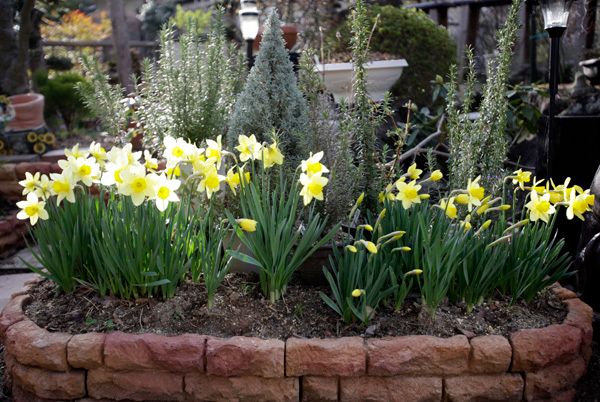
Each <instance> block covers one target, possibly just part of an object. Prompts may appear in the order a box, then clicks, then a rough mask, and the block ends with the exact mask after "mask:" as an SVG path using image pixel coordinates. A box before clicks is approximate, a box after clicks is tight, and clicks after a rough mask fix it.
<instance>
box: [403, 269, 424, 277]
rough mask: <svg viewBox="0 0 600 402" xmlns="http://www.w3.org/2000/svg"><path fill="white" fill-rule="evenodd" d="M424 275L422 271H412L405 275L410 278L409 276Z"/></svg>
mask: <svg viewBox="0 0 600 402" xmlns="http://www.w3.org/2000/svg"><path fill="white" fill-rule="evenodd" d="M422 273H423V270H422V269H418V268H417V269H413V270H412V271H408V272H407V273H405V274H404V275H406V276H409V275H415V276H419V275H421V274H422Z"/></svg>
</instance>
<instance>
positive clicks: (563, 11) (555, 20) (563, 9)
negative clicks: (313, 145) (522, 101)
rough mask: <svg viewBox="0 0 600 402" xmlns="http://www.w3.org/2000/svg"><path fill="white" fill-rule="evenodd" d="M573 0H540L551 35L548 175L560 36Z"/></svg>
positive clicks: (546, 169) (557, 78) (552, 140)
mask: <svg viewBox="0 0 600 402" xmlns="http://www.w3.org/2000/svg"><path fill="white" fill-rule="evenodd" d="M572 2H573V0H540V6H541V9H542V16H543V17H544V29H545V30H546V31H547V32H548V35H549V36H550V77H549V81H550V82H549V87H548V92H549V94H550V104H549V105H548V125H547V131H546V137H545V144H544V148H545V153H546V157H545V158H544V164H545V166H543V167H544V168H545V169H543V170H545V171H546V174H547V176H548V177H550V176H551V175H552V159H553V153H554V148H555V147H554V146H553V144H554V141H555V140H556V139H555V136H556V133H555V131H556V130H555V118H554V115H555V114H556V94H557V93H558V80H559V77H558V75H559V69H560V63H559V53H560V38H561V37H562V35H563V33H564V32H565V30H566V29H567V21H568V19H569V9H570V7H571V3H572Z"/></svg>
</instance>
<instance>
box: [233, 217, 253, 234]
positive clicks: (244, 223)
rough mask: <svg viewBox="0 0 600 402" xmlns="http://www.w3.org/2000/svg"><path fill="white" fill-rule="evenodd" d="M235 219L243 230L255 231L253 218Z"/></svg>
mask: <svg viewBox="0 0 600 402" xmlns="http://www.w3.org/2000/svg"><path fill="white" fill-rule="evenodd" d="M235 221H236V222H237V224H238V225H240V228H241V229H242V230H243V231H244V232H249V233H251V232H256V221H255V220H254V219H247V218H240V219H236V220H235Z"/></svg>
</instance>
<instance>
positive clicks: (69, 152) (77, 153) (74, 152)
mask: <svg viewBox="0 0 600 402" xmlns="http://www.w3.org/2000/svg"><path fill="white" fill-rule="evenodd" d="M89 154H90V153H89V152H88V151H83V150H81V149H79V144H75V146H73V148H71V149H69V148H66V149H65V156H66V157H67V158H68V157H70V156H71V157H73V158H87V157H88V156H89Z"/></svg>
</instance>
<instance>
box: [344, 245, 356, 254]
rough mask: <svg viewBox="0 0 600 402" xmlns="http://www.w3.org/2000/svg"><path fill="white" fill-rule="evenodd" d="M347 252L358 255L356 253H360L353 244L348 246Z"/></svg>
mask: <svg viewBox="0 0 600 402" xmlns="http://www.w3.org/2000/svg"><path fill="white" fill-rule="evenodd" d="M346 250H348V251H350V252H351V253H356V252H358V249H357V248H356V247H355V246H353V245H352V244H348V245H347V246H346Z"/></svg>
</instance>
